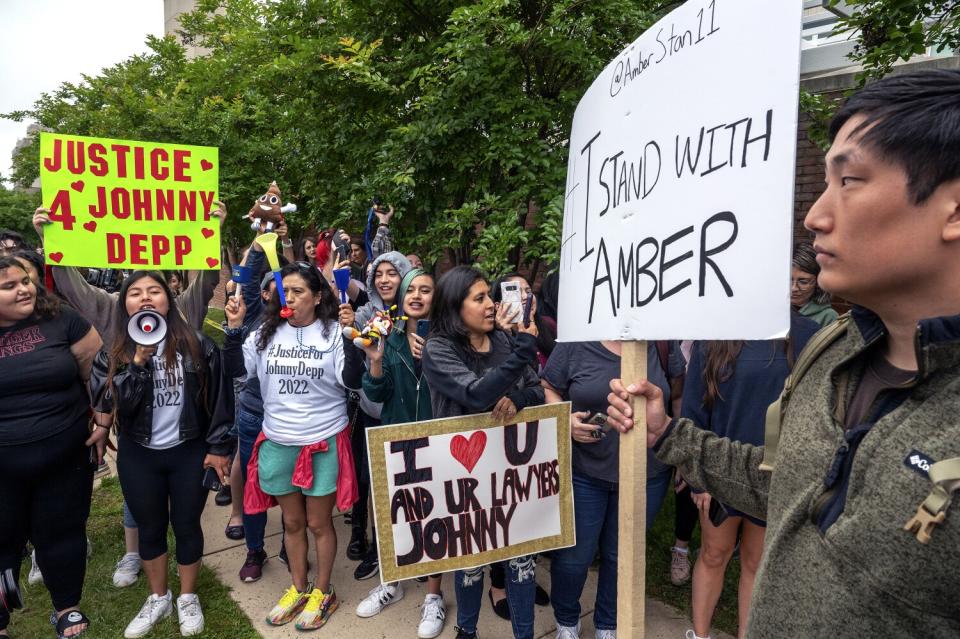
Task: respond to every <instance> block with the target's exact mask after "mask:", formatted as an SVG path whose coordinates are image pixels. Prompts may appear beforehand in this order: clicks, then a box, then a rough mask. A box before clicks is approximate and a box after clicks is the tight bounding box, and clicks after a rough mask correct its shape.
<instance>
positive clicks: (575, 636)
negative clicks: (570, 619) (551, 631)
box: [557, 621, 580, 639]
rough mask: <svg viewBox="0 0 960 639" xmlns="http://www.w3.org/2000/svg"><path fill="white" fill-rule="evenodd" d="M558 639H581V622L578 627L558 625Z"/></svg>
mask: <svg viewBox="0 0 960 639" xmlns="http://www.w3.org/2000/svg"><path fill="white" fill-rule="evenodd" d="M557 639H580V622H579V621H578V622H577V625H576V626H561V625H560V624H557Z"/></svg>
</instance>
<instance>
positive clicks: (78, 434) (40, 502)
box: [0, 257, 108, 637]
mask: <svg viewBox="0 0 960 639" xmlns="http://www.w3.org/2000/svg"><path fill="white" fill-rule="evenodd" d="M100 346H101V341H100V336H99V335H98V334H97V331H96V329H94V328H93V327H91V326H90V323H89V322H87V321H86V320H84V319H83V318H82V317H81V316H80V315H79V314H77V313H76V312H75V311H73V310H72V309H70V308H69V307H67V306H65V305H61V304H60V303H59V302H58V300H57V299H56V298H54V297H52V296H51V295H50V294H49V293H47V292H46V291H45V290H44V289H43V288H42V287H38V286H37V285H36V284H34V282H33V281H32V280H31V279H30V276H29V275H28V273H27V271H26V270H25V269H24V267H23V265H22V264H21V263H20V262H19V261H18V260H17V259H16V258H13V257H0V378H2V379H4V380H6V381H5V383H4V390H3V392H2V393H0V414H2V415H3V418H2V419H0V487H2V488H0V574H2V573H5V572H6V571H8V570H9V571H10V576H11V577H12V583H13V584H16V583H17V582H18V581H19V576H20V562H21V559H22V557H23V548H24V546H25V545H26V543H27V541H28V540H30V541H31V542H32V543H33V546H34V548H35V549H36V559H37V562H38V563H39V565H40V566H41V568H42V570H43V581H44V584H45V585H46V587H47V590H49V591H50V597H51V599H52V601H53V606H54V609H55V611H56V616H55V626H56V630H57V633H58V634H61V635H64V636H76V635H78V634H80V633H81V632H83V631H84V630H85V629H86V627H87V625H88V624H89V619H87V617H86V616H84V615H83V613H81V612H80V611H79V610H78V609H77V605H78V604H79V603H80V596H81V593H82V589H83V579H84V574H85V571H86V565H87V538H86V524H87V517H88V516H89V514H90V496H91V492H92V490H93V471H94V468H95V467H96V464H97V463H98V462H99V460H100V459H101V458H102V457H103V450H104V447H105V444H106V440H107V432H108V431H107V430H106V429H105V428H99V427H94V429H93V432H91V430H90V429H89V428H88V425H87V424H88V422H87V420H88V411H89V408H90V400H89V396H88V394H87V388H86V383H87V380H88V378H89V377H90V366H91V362H92V361H93V358H94V356H95V355H96V354H97V351H98V350H99V349H100ZM6 589H7V587H6V586H5V590H6ZM9 622H10V614H9V611H8V610H7V608H6V606H4V605H0V637H6V636H7V630H6V628H7V625H8V624H9Z"/></svg>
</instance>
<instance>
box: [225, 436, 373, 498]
mask: <svg viewBox="0 0 960 639" xmlns="http://www.w3.org/2000/svg"><path fill="white" fill-rule="evenodd" d="M349 433H350V429H349V428H344V429H343V430H341V431H340V432H339V433H337V466H338V468H337V508H338V509H339V510H340V511H341V512H343V511H346V510H348V509H349V508H350V507H352V506H353V504H354V502H356V501H357V499H358V498H359V494H358V492H357V473H356V470H354V468H353V451H352V450H351V448H350V434H349ZM266 440H267V438H266V436H265V435H264V434H263V432H261V433H260V436H259V437H257V441H256V442H255V443H254V444H253V454H251V455H250V461H249V463H248V464H247V482H246V484H245V485H244V489H243V512H245V513H246V514H248V515H256V514H257V513H262V512H266V511H267V510H268V509H270V508H272V507H273V506H276V505H277V499H276V497H274V496H273V495H268V494H267V493H265V492H263V490H261V488H260V471H259V464H258V462H259V459H260V444H262V443H263V442H265V441H266ZM327 450H329V446H327V441H326V440H321V441H319V442H317V443H316V444H310V445H308V446H303V447H302V448H300V454H299V455H297V463H296V465H295V466H294V467H293V478H292V479H291V483H292V484H293V485H294V486H296V487H297V488H310V487H311V486H313V456H314V454H316V453H325V452H327Z"/></svg>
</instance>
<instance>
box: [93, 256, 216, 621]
mask: <svg viewBox="0 0 960 639" xmlns="http://www.w3.org/2000/svg"><path fill="white" fill-rule="evenodd" d="M143 310H151V311H153V312H154V313H156V314H157V315H160V316H162V317H163V318H164V319H165V320H166V335H165V336H164V338H163V340H162V341H160V342H159V343H158V344H156V345H154V346H143V345H140V344H137V343H136V342H134V340H133V338H132V337H131V335H130V334H129V332H128V323H129V319H130V316H132V315H134V314H135V313H137V312H140V311H143ZM115 317H116V325H115V327H114V330H113V332H112V334H111V337H110V340H111V342H110V345H109V347H108V348H107V349H105V350H102V351H100V353H99V354H98V355H97V358H96V359H95V360H94V364H93V376H92V379H91V390H92V391H93V393H92V394H93V396H94V397H96V398H97V399H96V402H97V406H96V410H98V411H100V412H103V413H110V414H112V415H113V418H114V420H115V423H116V425H117V431H118V433H119V434H118V439H117V442H118V446H117V473H118V475H119V477H120V486H121V488H122V489H123V496H124V499H125V500H126V502H127V505H128V506H129V508H130V511H131V512H132V514H133V517H134V519H135V520H136V522H137V525H138V528H137V530H138V536H139V540H140V558H141V560H142V561H143V571H144V572H145V573H146V575H147V581H148V582H149V585H150V592H151V594H150V596H149V597H148V598H147V601H146V602H145V603H144V604H143V607H142V608H141V609H140V612H139V613H138V614H137V616H136V617H134V619H133V620H132V621H131V622H130V623H129V624H128V625H127V628H126V630H125V631H124V636H125V637H128V638H133V637H142V636H144V635H146V634H147V633H149V632H150V630H151V629H153V627H154V625H156V624H157V623H158V622H159V621H160V620H161V619H163V618H165V617H168V616H170V614H171V612H172V611H173V595H172V594H171V593H170V590H169V589H168V587H167V526H168V523H169V524H171V525H172V526H173V533H174V536H175V537H176V541H177V564H178V569H179V572H180V591H181V594H180V596H179V597H177V600H176V606H177V616H178V617H179V620H180V632H181V634H183V635H195V634H199V633H201V632H203V625H204V619H203V610H202V609H201V607H200V599H199V598H198V597H197V594H196V588H197V578H198V577H199V575H200V559H201V558H202V557H203V529H202V528H201V526H200V515H201V514H202V512H203V507H204V505H205V504H206V502H207V489H206V488H205V486H204V484H208V483H211V482H208V479H207V477H209V478H210V479H212V480H217V479H218V480H219V481H220V482H222V483H226V481H227V477H228V475H229V471H228V464H229V461H230V457H231V456H232V454H233V446H234V442H233V439H232V438H231V437H230V428H231V426H232V425H233V389H232V388H231V387H230V380H229V379H228V378H227V377H226V375H225V374H224V371H223V367H222V365H221V360H220V350H219V349H218V348H217V347H216V345H215V344H214V343H213V342H212V341H211V340H210V339H209V338H207V337H206V336H204V335H203V334H202V333H198V332H197V331H195V330H194V329H193V328H191V327H190V326H188V325H187V323H186V322H185V321H184V319H183V317H182V316H181V315H180V311H179V310H178V309H177V305H176V302H175V301H174V298H173V296H172V295H171V293H170V289H169V288H168V287H167V283H166V280H165V278H164V277H163V275H162V274H161V273H159V272H157V271H135V272H134V273H132V274H131V275H130V277H128V278H127V279H126V280H124V282H123V285H122V286H121V287H120V295H119V299H118V303H117V309H116V311H115ZM204 469H209V470H208V471H207V475H206V476H205V474H204Z"/></svg>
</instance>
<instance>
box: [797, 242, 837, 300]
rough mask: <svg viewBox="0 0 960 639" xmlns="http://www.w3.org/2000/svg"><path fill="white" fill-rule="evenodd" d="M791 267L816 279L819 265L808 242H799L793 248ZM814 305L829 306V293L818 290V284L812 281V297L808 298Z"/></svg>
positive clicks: (815, 253)
mask: <svg viewBox="0 0 960 639" xmlns="http://www.w3.org/2000/svg"><path fill="white" fill-rule="evenodd" d="M793 266H794V268H797V269H800V270H801V271H803V272H804V273H810V275H813V276H814V278H816V276H817V275H819V274H820V263H819V262H817V252H816V251H815V250H813V245H812V244H810V242H801V243H800V244H797V245H796V246H794V247H793ZM810 299H811V300H813V302H814V303H816V304H829V303H830V293H827V292H826V291H825V290H823V289H822V288H820V283H819V282H818V281H816V279H814V285H813V295H812V296H811V297H810Z"/></svg>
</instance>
